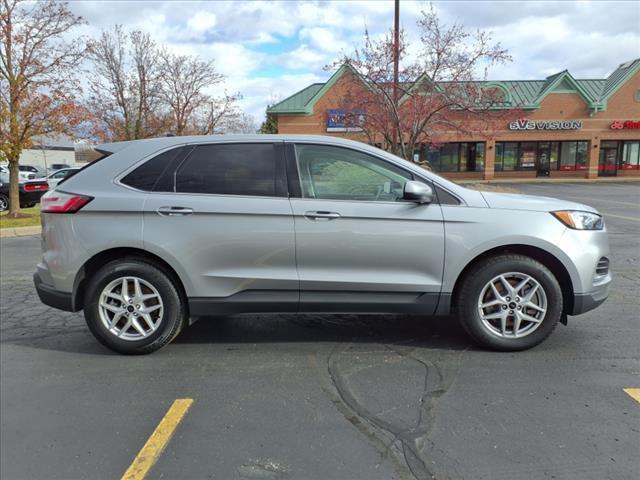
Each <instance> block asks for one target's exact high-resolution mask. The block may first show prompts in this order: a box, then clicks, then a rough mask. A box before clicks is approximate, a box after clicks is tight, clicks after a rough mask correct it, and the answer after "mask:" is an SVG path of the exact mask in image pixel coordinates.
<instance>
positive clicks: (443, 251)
mask: <svg viewBox="0 0 640 480" xmlns="http://www.w3.org/2000/svg"><path fill="white" fill-rule="evenodd" d="M98 150H99V151H100V152H102V153H103V154H104V155H105V157H104V158H103V159H101V160H98V161H96V162H94V163H93V164H90V165H89V166H88V167H85V168H83V169H82V170H80V171H79V172H78V173H77V174H76V175H74V176H72V177H70V178H68V179H66V180H64V181H63V182H61V183H60V185H59V186H58V187H57V188H56V189H55V190H52V191H50V192H49V193H47V194H46V195H45V196H44V197H42V201H41V204H42V227H43V228H42V249H43V257H42V261H41V262H40V263H39V264H38V267H37V272H36V273H35V276H34V281H35V285H36V289H37V291H38V294H39V296H40V299H41V300H42V301H43V302H44V303H46V304H47V305H51V306H53V307H56V308H59V309H62V310H68V311H78V310H81V309H84V315H85V318H86V321H87V324H88V326H89V329H90V330H91V331H92V332H93V334H94V335H95V336H96V338H97V339H98V340H99V341H100V342H102V343H103V344H105V345H106V346H108V347H110V348H112V349H113V350H116V351H118V352H122V353H148V352H152V351H154V350H157V349H158V348H160V347H162V346H164V345H166V344H167V343H169V342H170V341H171V340H172V339H173V338H175V337H176V335H178V333H179V332H180V331H181V330H182V329H183V328H184V327H185V326H186V325H188V324H189V323H190V319H195V318H197V317H203V316H208V315H214V314H215V315H219V314H233V313H240V312H245V313H246V312H340V313H344V312H350V313H353V312H362V313H372V312H373V313H392V312H393V313H413V314H421V315H447V314H450V313H454V314H455V315H456V316H457V317H458V318H459V320H460V321H461V322H462V325H464V327H465V329H466V330H467V332H468V333H469V334H470V335H471V337H473V339H475V340H476V341H477V342H478V343H479V344H481V345H483V346H485V347H488V348H492V349H497V350H522V349H525V348H529V347H532V346H534V345H536V344H538V343H540V342H541V341H543V340H544V339H545V338H546V337H547V336H548V335H549V334H550V333H551V332H552V330H553V329H554V327H555V326H556V325H557V323H558V322H559V321H560V322H566V316H567V315H578V314H581V313H583V312H586V311H588V310H591V309H593V308H595V307H597V306H598V305H599V304H601V303H602V302H603V301H604V300H605V299H606V297H607V295H608V289H609V284H610V282H611V277H610V274H609V259H608V257H609V243H608V238H607V233H606V230H605V226H604V222H603V220H602V217H601V216H600V215H599V214H598V213H597V212H596V211H595V210H594V209H593V208H591V207H588V206H586V205H580V204H576V203H571V202H566V201H561V200H555V199H552V198H542V197H530V196H524V195H513V194H501V193H486V192H482V193H481V192H478V191H474V190H468V189H466V188H463V187H461V186H458V185H456V184H454V183H451V182H449V181H447V180H445V179H443V178H441V177H439V176H437V175H435V174H432V173H430V172H427V171H425V170H423V169H422V168H420V167H418V166H416V165H413V164H411V163H409V162H406V161H404V160H402V159H400V158H397V157H395V156H393V155H390V154H387V153H385V152H384V151H382V150H379V149H377V148H374V147H370V146H367V145H364V144H362V143H357V142H352V141H348V140H341V139H336V138H332V137H324V136H293V135H291V136H289V135H282V136H278V135H274V136H271V135H253V136H215V137H213V136H212V137H171V138H158V139H150V140H139V141H133V142H122V143H113V144H108V145H101V146H99V147H98Z"/></svg>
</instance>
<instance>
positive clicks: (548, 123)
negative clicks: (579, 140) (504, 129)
mask: <svg viewBox="0 0 640 480" xmlns="http://www.w3.org/2000/svg"><path fill="white" fill-rule="evenodd" d="M581 128H582V122H581V121H580V120H541V121H537V122H534V121H533V120H529V119H527V118H521V119H519V120H516V121H515V122H511V123H510V124H509V130H580V129H581Z"/></svg>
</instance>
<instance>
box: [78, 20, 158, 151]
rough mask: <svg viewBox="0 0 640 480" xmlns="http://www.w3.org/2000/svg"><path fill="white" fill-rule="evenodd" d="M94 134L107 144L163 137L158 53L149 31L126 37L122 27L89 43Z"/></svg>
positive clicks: (119, 26)
mask: <svg viewBox="0 0 640 480" xmlns="http://www.w3.org/2000/svg"><path fill="white" fill-rule="evenodd" d="M89 52H90V55H89V56H90V59H91V60H92V63H93V70H92V71H91V72H90V77H89V78H90V80H89V83H90V89H91V98H90V100H89V105H90V106H91V110H92V111H93V112H94V115H93V117H94V119H93V120H94V132H93V133H94V135H96V136H97V137H99V138H101V139H103V140H111V141H114V140H135V139H139V138H147V137H151V136H156V135H159V134H161V133H162V132H163V131H164V130H165V129H166V116H165V115H164V114H163V113H162V111H161V95H160V92H161V83H160V75H159V60H158V58H159V51H158V49H157V47H156V44H155V42H154V41H153V40H152V39H151V36H150V35H149V34H148V33H143V32H140V31H133V32H131V33H126V32H125V31H124V30H123V28H122V26H121V25H116V26H115V27H114V28H113V29H112V30H110V31H104V32H102V34H101V36H100V38H99V39H97V40H93V41H90V42H89Z"/></svg>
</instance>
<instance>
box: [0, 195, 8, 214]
mask: <svg viewBox="0 0 640 480" xmlns="http://www.w3.org/2000/svg"><path fill="white" fill-rule="evenodd" d="M5 210H9V197H8V196H7V195H5V194H4V193H0V212H4V211H5Z"/></svg>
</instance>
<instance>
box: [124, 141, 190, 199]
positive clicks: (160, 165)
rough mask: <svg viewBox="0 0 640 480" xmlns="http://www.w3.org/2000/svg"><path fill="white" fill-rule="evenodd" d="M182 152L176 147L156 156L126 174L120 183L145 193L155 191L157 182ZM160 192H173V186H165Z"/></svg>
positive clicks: (181, 148)
mask: <svg viewBox="0 0 640 480" xmlns="http://www.w3.org/2000/svg"><path fill="white" fill-rule="evenodd" d="M182 150H183V147H178V148H173V149H171V150H167V151H166V152H162V153H161V154H159V155H156V156H155V157H153V158H151V159H150V160H147V161H146V162H144V163H143V164H142V165H140V166H139V167H138V168H136V169H135V170H133V171H132V172H130V173H128V174H127V175H126V176H125V177H124V178H123V179H122V180H120V183H123V184H124V185H128V186H130V187H133V188H136V189H138V190H143V191H147V192H151V191H154V190H157V188H156V187H157V186H158V183H159V180H160V179H161V178H162V177H163V174H164V173H165V172H166V171H167V170H168V169H169V168H170V167H171V166H172V165H174V160H176V159H177V158H178V157H179V156H180V154H181V152H182ZM163 183H165V182H163ZM162 191H173V185H172V184H171V185H166V186H165V188H163V189H162Z"/></svg>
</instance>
